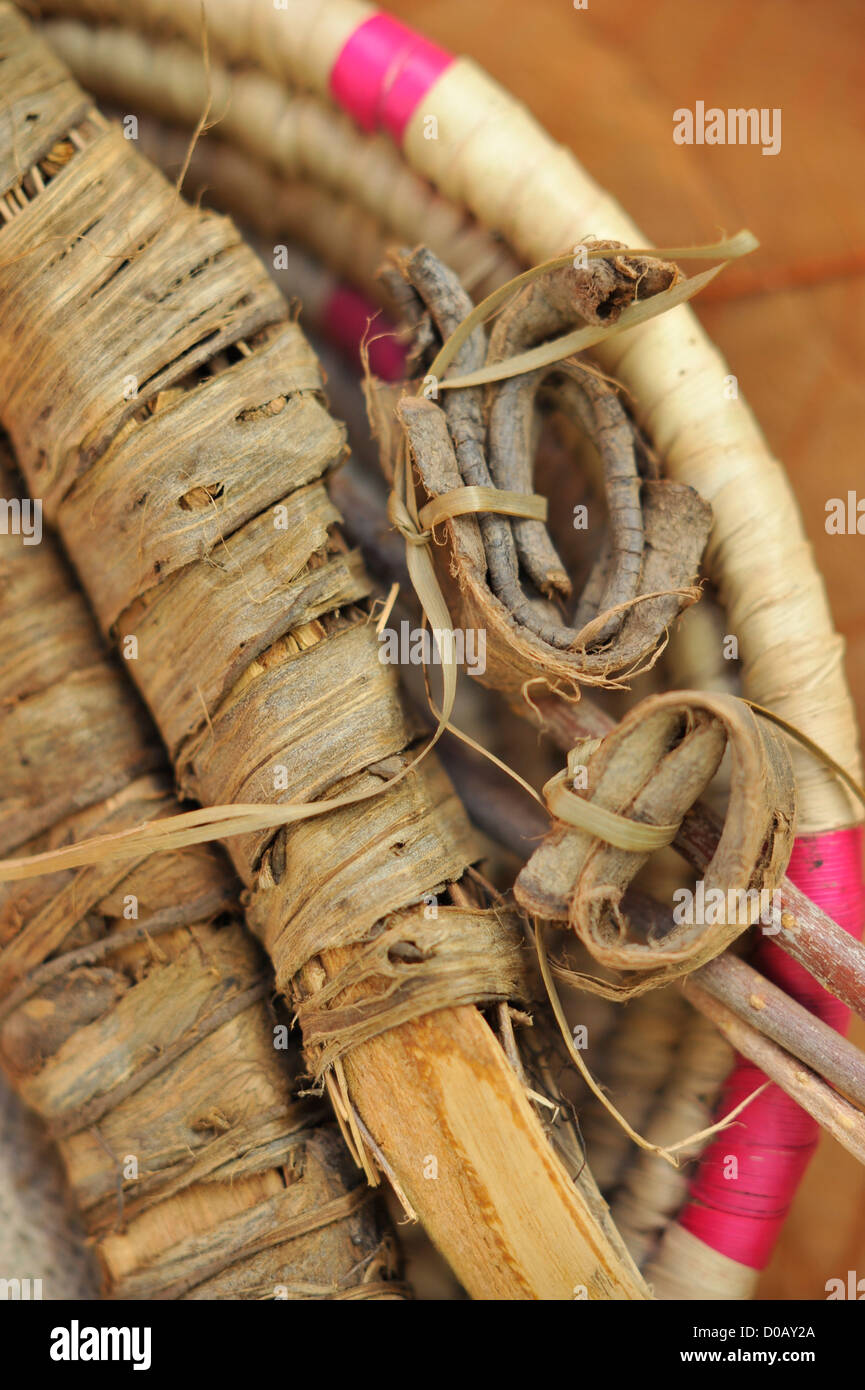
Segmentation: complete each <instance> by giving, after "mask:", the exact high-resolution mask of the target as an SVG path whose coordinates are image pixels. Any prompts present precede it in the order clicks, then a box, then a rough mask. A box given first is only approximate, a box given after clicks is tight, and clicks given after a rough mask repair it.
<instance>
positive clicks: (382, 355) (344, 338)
mask: <svg viewBox="0 0 865 1390" xmlns="http://www.w3.org/2000/svg"><path fill="white" fill-rule="evenodd" d="M322 327H323V329H324V331H325V333H326V334H327V336H328V338H329V339H330V340H331V342H332V343H334V344H335V346H336V347H338V348H339V349H340V350H341V351H342V352H343V353H344V354H345V356H346V357H347V358H348V359H349V360H350V361H351V362H352V363H353V364H354V366H355V367H357V368H358V369H360V366H361V357H360V344H361V342H362V340H363V337H364V335H365V334H367V329H369V333H368V334H367V342H368V347H369V365H370V368H371V369H372V372H373V374H374V375H375V376H377V377H380V378H381V380H382V381H402V379H403V377H404V376H405V375H406V364H405V350H404V348H403V346H402V344H401V343H400V342H399V340H398V339H397V338H396V337H395V336H394V328H393V325H392V324H390V323H388V321H387V320H386V319H385V318H384V317H383V316H382V315H381V313H380V312H379V310H378V309H377V308H376V306H375V305H374V304H373V303H372V301H371V300H369V299H366V298H365V296H364V295H362V294H360V293H359V292H358V291H357V290H353V289H351V288H350V286H348V285H338V286H337V287H336V288H335V289H334V290H333V291H332V292H331V294H330V296H329V297H328V300H327V302H326V304H325V306H324V312H323V314H322Z"/></svg>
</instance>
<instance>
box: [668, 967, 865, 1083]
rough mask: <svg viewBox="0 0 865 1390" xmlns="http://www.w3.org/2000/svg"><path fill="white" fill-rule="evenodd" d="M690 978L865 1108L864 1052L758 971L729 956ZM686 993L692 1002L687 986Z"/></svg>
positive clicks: (702, 968)
mask: <svg viewBox="0 0 865 1390" xmlns="http://www.w3.org/2000/svg"><path fill="white" fill-rule="evenodd" d="M690 978H691V979H692V980H696V981H697V982H698V983H699V985H700V988H701V989H702V990H704V991H705V992H706V993H707V994H711V996H712V998H713V999H717V1000H718V1001H719V1002H720V1003H722V1004H724V1005H725V1006H726V1008H728V1009H731V1010H732V1012H733V1013H735V1014H736V1016H737V1018H740V1019H742V1020H743V1022H745V1023H747V1024H749V1025H750V1026H751V1027H753V1028H756V1029H757V1031H758V1032H759V1033H762V1034H763V1036H764V1037H766V1038H770V1039H771V1040H772V1041H773V1042H775V1043H778V1045H779V1046H781V1047H783V1048H784V1049H785V1050H786V1051H787V1052H790V1053H792V1054H793V1056H794V1057H798V1058H799V1060H800V1061H801V1062H804V1063H805V1064H806V1066H808V1067H810V1068H811V1070H812V1071H815V1072H817V1073H818V1074H819V1075H820V1076H822V1077H823V1078H824V1080H826V1081H829V1082H831V1084H832V1085H833V1086H835V1087H836V1089H837V1090H839V1091H841V1092H843V1094H844V1095H845V1096H847V1098H848V1099H849V1100H851V1101H853V1102H854V1103H855V1104H856V1105H858V1106H859V1108H860V1109H865V1053H862V1052H860V1050H859V1048H858V1047H856V1046H854V1044H853V1043H851V1042H848V1040H847V1039H846V1038H845V1037H844V1036H843V1035H842V1034H841V1033H838V1032H836V1031H835V1029H834V1028H832V1027H830V1025H829V1024H828V1023H824V1022H823V1020H822V1019H821V1018H817V1017H816V1015H814V1014H812V1013H810V1012H809V1010H808V1009H806V1008H805V1007H804V1006H803V1005H802V1004H800V1003H798V1001H797V1000H795V999H791V998H790V996H789V995H788V994H785V992H784V990H782V989H779V988H778V986H777V985H774V984H772V982H771V980H767V979H766V978H765V976H764V975H761V974H760V973H759V971H757V970H754V969H753V967H752V966H750V965H748V964H747V963H746V962H745V961H743V960H740V959H739V957H738V956H734V955H730V954H726V955H723V956H718V957H717V958H716V959H715V960H712V961H709V963H708V965H703V966H701V967H700V969H699V970H695V971H694V973H693V975H692V976H691V977H690ZM685 992H686V993H687V994H688V997H689V998H690V997H691V996H690V993H689V987H688V986H687V985H686V986H685ZM698 1007H699V1006H698Z"/></svg>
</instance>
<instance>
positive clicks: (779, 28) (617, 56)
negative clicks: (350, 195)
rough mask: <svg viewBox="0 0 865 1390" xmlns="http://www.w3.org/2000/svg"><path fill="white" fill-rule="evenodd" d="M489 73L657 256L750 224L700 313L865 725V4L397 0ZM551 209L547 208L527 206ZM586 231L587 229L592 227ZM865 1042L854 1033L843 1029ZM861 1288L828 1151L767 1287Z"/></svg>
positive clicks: (836, 1170) (864, 1213)
mask: <svg viewBox="0 0 865 1390" xmlns="http://www.w3.org/2000/svg"><path fill="white" fill-rule="evenodd" d="M389 8H390V9H391V10H392V11H393V12H394V13H395V14H397V15H399V16H400V17H402V18H404V19H405V20H407V21H408V22H410V23H412V24H414V25H415V26H417V27H418V28H420V29H422V30H423V31H424V32H425V33H426V34H427V35H428V37H430V38H432V39H436V40H438V41H439V42H440V43H443V44H444V45H445V46H446V47H448V48H451V49H452V50H454V51H457V52H462V53H467V54H468V55H470V56H471V57H473V58H475V59H477V60H478V61H479V62H481V63H482V64H483V65H484V66H485V67H486V68H487V70H488V71H489V72H491V73H492V74H493V76H494V77H496V78H498V79H499V81H501V82H502V83H504V85H505V86H507V87H508V88H509V90H510V91H511V92H512V93H513V94H514V95H515V96H518V97H520V98H521V99H522V100H523V101H524V102H525V103H526V104H527V105H528V106H529V107H530V109H531V110H532V111H533V112H534V114H535V115H536V116H537V117H538V118H539V119H540V120H541V121H542V122H543V123H544V125H545V126H546V127H547V129H548V130H549V131H550V132H551V134H553V135H554V136H555V137H556V138H557V139H559V140H561V141H563V142H564V143H566V144H568V145H570V147H571V148H572V149H573V150H574V152H575V153H576V155H577V156H578V158H579V159H580V160H581V161H582V162H583V163H584V164H585V165H586V167H587V168H588V169H589V170H590V172H591V173H592V174H594V176H595V177H596V178H597V179H598V180H599V181H600V182H601V183H603V184H604V185H605V186H606V187H607V188H609V189H610V190H611V191H612V192H613V193H614V194H615V195H616V196H617V197H618V199H619V200H620V201H621V202H622V204H623V205H624V206H625V207H626V208H627V210H628V212H629V213H630V214H631V215H632V216H633V217H634V218H635V219H636V220H637V222H638V223H639V224H640V226H641V227H642V228H643V229H644V230H645V232H646V234H647V236H650V237H651V238H652V239H653V240H654V241H655V243H656V244H657V245H662V246H663V245H665V244H666V245H671V244H678V245H681V244H683V243H686V242H701V241H711V240H714V239H715V236H716V233H717V231H718V229H719V228H723V229H724V230H725V231H727V232H733V231H736V230H737V229H738V228H739V227H743V226H748V227H750V228H751V229H752V231H754V232H755V233H756V234H757V236H758V237H759V238H760V241H761V243H762V246H761V249H760V251H759V252H757V253H756V255H754V256H753V257H751V258H749V261H748V263H747V264H743V265H741V266H737V267H731V268H730V269H729V270H728V271H727V272H725V275H724V276H723V277H722V278H721V280H720V281H718V282H717V283H716V286H714V287H713V293H712V298H711V300H708V299H704V300H700V301H698V313H699V314H700V316H701V318H702V320H703V322H704V324H705V325H706V327H707V329H708V330H709V332H710V333H711V334H712V335H713V337H714V338H715V340H716V341H717V342H718V344H719V346H720V347H721V348H722V350H723V352H724V353H725V355H726V357H727V358H728V360H729V362H730V363H731V370H732V371H733V372H735V373H736V375H737V377H738V378H739V382H740V385H741V388H742V390H743V392H744V394H745V395H746V397H747V398H748V400H749V401H750V403H751V405H752V406H753V408H754V409H755V411H756V413H757V416H758V418H759V419H760V421H761V423H762V426H763V428H764V430H765V432H766V434H767V436H768V438H769V441H770V443H771V445H772V447H773V449H774V450H775V452H776V453H777V455H778V457H779V458H781V459H782V460H783V461H784V463H785V464H786V466H787V468H788V470H789V472H790V476H791V478H792V481H793V486H794V488H795V491H796V495H797V497H798V499H799V502H800V505H801V507H802V511H803V515H804V518H805V525H806V528H807V531H808V535H809V537H810V538H811V541H812V542H813V544H814V547H815V550H816V554H817V560H818V563H819V565H820V567H821V569H822V571H823V574H824V575H825V577H826V582H827V584H828V587H829V594H830V598H831V602H832V609H833V612H834V615H835V621H836V623H837V625H838V627H839V629H840V631H841V632H842V633H843V634H844V635H845V637H846V638H847V642H848V670H849V675H850V680H851V682H852V685H853V691H854V695H855V698H856V701H857V705H858V709H859V716H860V722H865V720H863V716H865V588H863V584H862V579H861V576H862V566H863V560H865V536H828V535H827V534H826V531H825V526H824V522H825V504H826V501H827V499H828V498H830V497H846V494H847V491H848V489H854V490H856V489H858V493H859V496H861V497H865V468H863V428H865V387H863V376H865V197H863V193H862V179H863V171H865V4H863V3H862V0H823V3H821V4H815V3H813V0H724V3H717V4H715V3H712V4H708V3H705V2H704V3H695V2H694V0H588V8H587V9H585V10H576V9H574V7H573V3H572V0H531V3H529V0H522V2H521V0H390V4H389ZM698 100H702V101H704V102H705V104H706V106H707V107H709V106H720V107H722V108H724V109H726V108H727V107H738V106H745V107H752V106H755V107H758V108H761V107H768V108H770V109H771V108H774V107H780V108H781V110H782V147H781V152H780V154H778V155H776V156H771V157H770V156H764V155H762V154H761V152H760V149H759V148H756V147H747V146H746V147H742V146H702V147H700V146H696V145H694V146H679V145H675V144H674V143H673V139H672V131H673V111H674V110H675V109H676V108H678V107H690V108H691V109H692V110H693V108H694V104H695V102H696V101H698ZM538 215H539V216H540V215H542V210H541V209H539V210H538ZM585 230H586V233H591V232H593V231H595V230H602V229H595V228H591V227H587V228H586V229H585ZM854 1036H855V1037H856V1039H857V1041H858V1042H859V1044H860V1045H863V1043H865V1027H862V1026H859V1027H857V1030H856V1032H855V1034H854ZM848 1269H857V1270H858V1273H859V1276H860V1277H865V1173H863V1170H862V1169H861V1168H860V1167H859V1165H858V1164H857V1163H856V1162H855V1161H854V1160H853V1159H852V1158H850V1157H848V1155H847V1154H845V1153H844V1152H843V1151H842V1150H840V1149H839V1148H838V1146H837V1145H835V1144H833V1143H831V1141H827V1142H825V1143H824V1144H823V1145H822V1146H821V1149H820V1152H819V1154H818V1157H817V1159H816V1160H815V1162H814V1163H813V1164H812V1166H811V1169H810V1172H809V1175H808V1177H807V1179H806V1181H805V1184H804V1186H803V1188H802V1190H801V1191H800V1194H799V1197H798V1199H797V1202H796V1205H795V1208H794V1211H793V1213H792V1216H791V1219H790V1221H789V1222H788V1225H787V1228H786V1231H785V1233H784V1236H783V1238H782V1241H781V1245H780V1247H779V1249H778V1251H777V1253H776V1256H775V1259H774V1260H773V1262H772V1265H771V1267H770V1268H769V1270H767V1272H766V1274H765V1276H764V1278H763V1280H762V1283H761V1295H762V1296H763V1297H776V1298H823V1297H825V1292H824V1285H825V1282H826V1280H827V1279H828V1278H830V1277H836V1276H841V1277H843V1276H844V1275H845V1274H846V1271H847V1270H848Z"/></svg>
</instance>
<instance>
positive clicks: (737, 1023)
mask: <svg viewBox="0 0 865 1390" xmlns="http://www.w3.org/2000/svg"><path fill="white" fill-rule="evenodd" d="M683 988H684V990H685V993H686V995H687V997H688V998H689V999H690V1000H691V1002H692V1004H694V1005H695V1006H696V1007H697V1008H698V1009H699V1010H700V1012H701V1013H704V1014H705V1015H706V1017H707V1018H710V1019H711V1020H712V1022H713V1023H714V1024H715V1025H716V1026H717V1027H718V1028H719V1029H720V1031H721V1032H722V1033H723V1035H724V1037H725V1038H726V1039H727V1040H728V1042H730V1043H732V1044H733V1046H734V1047H735V1048H736V1050H737V1051H738V1052H741V1053H742V1055H743V1056H744V1057H747V1058H748V1059H749V1060H750V1061H752V1062H754V1063H755V1065H756V1066H758V1067H759V1068H760V1070H761V1071H762V1072H765V1074H766V1076H768V1077H769V1078H770V1079H771V1080H772V1081H774V1082H776V1083H777V1085H779V1086H780V1087H782V1089H783V1090H785V1091H786V1092H787V1094H788V1095H789V1096H792V1098H793V1099H794V1100H795V1101H796V1103H797V1104H798V1105H801V1107H802V1109H803V1110H807V1111H808V1114H809V1115H813V1117H814V1119H815V1120H817V1121H818V1122H819V1123H820V1124H821V1125H822V1126H823V1128H824V1129H826V1130H828V1131H829V1133H830V1134H831V1135H832V1137H833V1138H834V1139H837V1140H838V1143H839V1144H841V1145H843V1147H844V1148H845V1149H847V1150H848V1152H849V1153H851V1154H853V1156H854V1158H857V1159H858V1160H859V1162H860V1163H865V1115H862V1114H861V1113H860V1111H858V1110H856V1109H855V1108H854V1106H852V1105H851V1104H850V1102H849V1101H847V1100H845V1099H844V1098H843V1096H839V1095H838V1094H837V1093H836V1092H835V1091H833V1090H832V1088H831V1086H827V1084H826V1082H825V1081H823V1080H821V1078H820V1077H819V1076H817V1075H816V1073H815V1072H813V1071H811V1070H810V1068H809V1067H806V1066H804V1065H803V1063H802V1062H800V1061H798V1060H797V1059H796V1058H795V1057H791V1056H790V1053H789V1052H785V1051H784V1049H783V1048H782V1047H779V1046H778V1044H777V1043H775V1042H772V1040H771V1039H770V1038H767V1037H765V1036H764V1035H763V1034H762V1033H760V1032H759V1031H758V1030H757V1029H756V1028H754V1027H753V1026H752V1025H751V1024H750V1023H746V1022H745V1021H744V1020H743V1019H741V1018H739V1017H737V1015H736V1014H735V1013H734V1012H733V1010H732V1009H730V1008H728V1007H727V1005H726V1004H722V1003H721V1002H720V1000H718V999H715V998H714V997H713V996H712V995H711V994H710V993H709V991H708V990H706V989H703V988H702V986H701V985H700V984H699V983H698V982H697V981H696V980H695V979H694V977H691V978H690V979H689V980H687V981H686V983H685V985H684V986H683Z"/></svg>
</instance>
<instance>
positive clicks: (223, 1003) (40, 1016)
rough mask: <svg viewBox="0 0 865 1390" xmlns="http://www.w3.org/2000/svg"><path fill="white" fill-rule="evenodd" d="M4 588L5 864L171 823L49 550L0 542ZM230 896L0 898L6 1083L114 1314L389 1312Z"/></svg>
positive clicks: (211, 857) (0, 1025) (137, 730)
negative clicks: (108, 833)
mask: <svg viewBox="0 0 865 1390" xmlns="http://www.w3.org/2000/svg"><path fill="white" fill-rule="evenodd" d="M6 464H7V461H6V460H5V451H4V466H3V468H2V469H0V492H2V496H3V497H4V498H6V499H11V498H14V497H16V496H17V488H16V483H15V479H14V477H13V475H12V474H11V473H10V472H9V470H8V466H6ZM0 588H2V593H3V606H2V611H0V692H2V694H0V749H2V751H3V755H4V766H5V767H6V768H7V770H8V771H9V773H10V774H11V775H10V776H9V777H8V778H7V781H6V788H5V790H6V795H5V797H4V800H3V802H2V811H3V814H2V816H0V853H5V852H8V851H9V850H10V849H12V848H15V847H21V848H23V849H32V850H34V851H35V850H39V849H42V848H47V847H49V846H54V845H59V844H62V843H70V842H75V841H77V840H81V839H86V838H87V837H88V836H90V835H92V834H94V833H97V832H99V831H100V830H105V829H107V828H109V827H112V828H117V829H119V828H121V827H123V826H127V825H136V824H141V823H144V822H147V821H149V820H151V819H153V818H155V817H161V816H166V815H171V814H172V812H173V811H174V810H176V809H177V803H176V800H175V798H174V796H173V794H172V792H171V789H170V785H169V783H168V780H167V778H166V777H165V775H164V772H163V769H162V758H163V755H162V753H161V750H159V749H158V747H157V743H156V739H155V736H154V734H153V732H152V731H151V729H150V727H149V724H148V721H147V719H146V717H145V714H144V711H143V710H142V708H141V706H140V705H139V704H138V701H137V700H136V699H135V697H134V696H133V695H132V693H131V691H130V689H129V687H128V685H127V682H126V680H125V678H124V676H123V674H122V672H120V671H119V670H118V669H117V668H116V666H115V664H114V663H113V661H112V660H111V659H110V658H109V657H108V655H107V653H106V651H105V649H104V647H103V644H102V643H101V641H100V640H99V637H98V635H97V632H96V630H95V627H94V625H93V621H92V618H91V617H90V614H89V613H88V611H87V608H86V606H85V604H84V601H83V599H82V598H81V597H79V596H78V595H77V594H74V593H73V592H72V591H71V589H70V586H69V577H68V574H67V571H66V568H65V566H64V565H63V564H62V562H61V561H60V558H59V556H58V554H57V552H56V551H55V550H54V549H53V547H52V545H51V542H50V541H49V540H48V539H47V538H43V540H42V543H41V544H40V545H39V546H34V547H30V546H27V545H25V544H23V543H22V541H21V538H20V537H18V536H14V535H9V534H6V535H2V536H0ZM25 778H26V794H25ZM19 779H20V781H19ZM239 890H240V885H239V884H237V882H236V880H235V879H234V877H233V875H232V874H231V872H230V870H229V868H228V865H227V864H226V863H225V862H224V860H223V859H222V857H221V854H220V853H219V851H218V850H216V849H215V848H212V847H210V846H207V847H204V846H196V847H192V848H189V849H185V850H180V851H175V852H173V853H171V854H165V855H159V856H156V857H152V858H148V859H147V860H146V861H144V862H143V863H135V862H133V863H130V862H129V861H126V862H124V863H123V864H118V863H117V862H114V863H111V864H106V863H103V864H97V865H92V866H90V867H87V868H82V869H78V870H71V871H66V872H62V873H55V874H52V875H49V876H46V877H44V878H38V879H34V880H31V881H29V882H27V883H19V884H10V885H4V886H3V887H2V888H0V1063H2V1065H3V1068H4V1070H5V1071H6V1072H7V1074H8V1075H9V1077H10V1080H11V1081H12V1083H13V1084H14V1086H15V1087H16V1089H17V1091H18V1093H19V1095H21V1097H22V1098H23V1100H24V1101H25V1102H26V1103H27V1105H28V1106H29V1107H30V1108H31V1109H32V1110H33V1111H35V1112H36V1114H37V1115H39V1116H40V1117H41V1119H42V1120H43V1122H44V1123H45V1124H46V1125H47V1126H48V1129H49V1131H50V1133H52V1134H53V1136H54V1138H55V1139H56V1140H57V1141H58V1143H59V1149H60V1154H61V1158H62V1160H63V1163H64V1165H65V1169H66V1174H67V1178H68V1182H69V1186H70V1189H71V1192H72V1194H73V1196H74V1198H75V1201H76V1204H77V1206H78V1208H79V1211H80V1213H81V1216H82V1219H83V1221H84V1224H85V1228H86V1231H87V1234H88V1236H89V1237H90V1239H91V1240H92V1242H93V1244H94V1247H95V1252H96V1256H97V1259H98V1261H99V1264H100V1266H101V1269H102V1278H103V1287H104V1290H105V1292H106V1294H107V1295H108V1296H110V1297H113V1298H172V1297H174V1298H179V1297H190V1298H271V1299H272V1298H275V1297H283V1296H286V1297H291V1298H342V1297H347V1296H359V1297H373V1296H382V1297H403V1296H405V1289H404V1286H403V1285H402V1284H400V1283H399V1282H398V1281H397V1264H396V1259H395V1248H394V1244H393V1237H392V1236H391V1235H390V1234H389V1233H388V1232H387V1231H386V1229H385V1227H384V1226H383V1225H382V1222H381V1216H380V1213H378V1212H376V1211H375V1210H373V1209H372V1208H371V1207H370V1206H369V1204H368V1203H366V1202H365V1197H366V1194H365V1192H364V1190H363V1188H362V1187H361V1188H359V1187H358V1182H359V1175H358V1174H357V1172H356V1170H355V1169H354V1167H353V1165H352V1164H351V1161H350V1159H349V1156H348V1154H347V1152H345V1151H344V1150H343V1147H342V1143H341V1141H340V1139H339V1137H338V1135H337V1134H336V1133H335V1131H334V1129H333V1126H329V1125H323V1124H322V1119H323V1113H322V1107H321V1106H320V1105H314V1104H311V1103H310V1102H300V1101H297V1100H295V1099H293V1098H292V1089H293V1086H292V1074H291V1068H290V1065H289V1063H290V1060H291V1059H292V1058H293V1053H292V1052H291V1051H285V1050H277V1049H276V1048H275V1046H274V1040H275V1034H274V1027H275V1025H276V1022H277V1021H276V1017H275V1015H273V1014H272V1013H271V1011H270V1010H269V1008H268V1006H267V1002H266V997H267V995H269V993H270V991H271V988H272V986H271V984H270V981H269V979H268V976H267V972H266V967H265V963H264V961H263V960H262V959H261V957H260V954H259V952H258V951H257V949H256V948H255V946H254V943H253V942H252V940H251V939H250V938H248V937H247V936H246V934H245V932H244V931H243V928H242V926H241V923H240V921H239V917H238V914H237V903H238V896H239ZM286 1023H287V1020H284V1021H283V1023H282V1024H281V1025H278V1026H280V1027H282V1029H283V1030H285V1024H286ZM132 1159H134V1171H133V1166H132V1164H131V1162H130V1160H132ZM259 1230H260V1231H262V1232H270V1235H269V1237H268V1239H267V1241H266V1243H265V1244H264V1245H262V1243H261V1239H260V1237H256V1236H255V1232H256V1231H259ZM282 1286H285V1287H286V1289H289V1290H290V1292H287V1293H286V1294H285V1295H283V1292H282Z"/></svg>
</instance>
